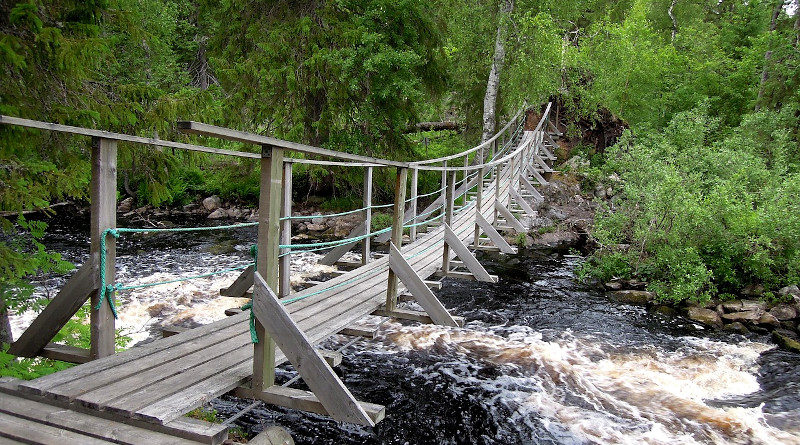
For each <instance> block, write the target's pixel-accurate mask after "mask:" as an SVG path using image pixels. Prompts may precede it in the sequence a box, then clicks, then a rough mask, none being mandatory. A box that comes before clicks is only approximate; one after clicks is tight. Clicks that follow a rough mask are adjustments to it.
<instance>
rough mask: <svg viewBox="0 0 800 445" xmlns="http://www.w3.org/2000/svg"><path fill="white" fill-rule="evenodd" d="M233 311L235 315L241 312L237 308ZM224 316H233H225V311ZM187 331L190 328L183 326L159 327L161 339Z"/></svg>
mask: <svg viewBox="0 0 800 445" xmlns="http://www.w3.org/2000/svg"><path fill="white" fill-rule="evenodd" d="M235 309H236V313H237V314H238V313H240V312H242V310H241V309H239V308H238V307H237V308H235ZM225 315H228V316H230V315H235V314H230V315H229V314H227V310H226V314H225ZM189 329H190V328H184V327H183V326H162V327H161V338H167V337H172V336H173V335H178V334H180V333H181V332H186V331H188V330H189Z"/></svg>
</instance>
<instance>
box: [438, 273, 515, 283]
mask: <svg viewBox="0 0 800 445" xmlns="http://www.w3.org/2000/svg"><path fill="white" fill-rule="evenodd" d="M433 275H434V276H437V277H443V278H444V277H448V278H457V279H459V280H469V281H483V280H479V279H477V278H476V277H475V275H473V274H472V273H471V272H455V271H452V270H451V271H450V272H447V273H444V272H442V271H441V270H437V271H436V272H434V273H433ZM489 277H491V279H492V282H494V283H497V282H498V281H499V279H500V278H499V277H498V276H497V275H489Z"/></svg>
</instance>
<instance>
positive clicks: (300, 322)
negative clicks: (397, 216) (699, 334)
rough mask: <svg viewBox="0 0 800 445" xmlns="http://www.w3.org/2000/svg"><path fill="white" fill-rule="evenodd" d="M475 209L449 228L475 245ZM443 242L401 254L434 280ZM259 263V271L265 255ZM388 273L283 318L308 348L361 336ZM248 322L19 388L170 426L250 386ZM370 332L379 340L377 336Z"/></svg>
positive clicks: (320, 296) (488, 208)
mask: <svg viewBox="0 0 800 445" xmlns="http://www.w3.org/2000/svg"><path fill="white" fill-rule="evenodd" d="M278 173H280V169H279V170H278ZM501 176H502V177H503V178H506V180H504V181H501V182H500V183H499V185H500V187H501V189H502V190H499V191H498V194H497V195H498V196H507V195H508V187H510V181H509V180H508V178H509V176H508V174H505V175H501ZM476 180H477V178H476ZM495 184H496V183H495V182H494V181H490V182H488V183H487V184H486V185H485V187H484V189H483V190H482V203H481V206H480V207H481V211H480V214H481V215H482V217H483V218H484V219H485V220H486V221H487V222H489V223H492V222H493V218H494V207H495V206H494V201H495V196H496V195H495V190H494V189H495ZM279 197H280V195H278V198H276V199H277V201H276V202H279ZM476 207H477V206H475V205H472V206H467V207H464V208H462V209H460V210H459V211H456V212H455V213H454V215H453V218H452V221H451V222H452V224H451V225H450V227H451V228H452V233H453V234H454V235H455V236H456V237H457V238H458V239H459V240H460V241H461V242H462V243H464V242H470V241H472V240H473V237H474V225H475V221H476ZM362 233H363V232H362ZM444 236H445V228H444V226H442V225H440V226H438V227H435V228H431V229H430V230H428V232H427V233H424V234H420V236H419V237H418V238H417V240H416V241H415V242H413V243H409V244H407V245H405V246H402V247H400V248H399V249H398V250H399V251H400V252H401V253H402V255H403V257H404V258H405V261H406V262H407V263H408V265H409V266H410V267H411V268H413V270H414V271H415V272H416V274H417V275H418V276H419V277H420V278H421V279H426V278H427V277H429V276H431V275H434V274H435V272H436V271H437V270H438V269H439V268H440V267H441V264H442V250H441V246H442V241H443V239H444ZM452 250H453V249H451V251H452ZM259 253H260V254H261V253H262V252H259ZM453 256H455V253H451V259H452V257H453ZM462 259H463V258H462ZM258 260H259V266H260V267H259V269H260V268H261V265H262V264H263V262H262V257H261V255H260V256H259V259H258ZM388 270H389V257H386V256H384V257H381V258H377V259H375V260H374V261H371V262H370V263H369V264H367V265H365V266H362V267H359V268H357V269H355V270H353V271H350V272H347V273H345V274H343V275H340V276H338V277H335V278H333V279H331V280H329V281H326V282H324V283H320V284H318V285H316V286H313V287H311V288H308V289H305V290H303V291H300V292H297V293H296V294H293V297H292V300H293V302H291V303H289V304H286V305H285V309H286V312H287V313H288V314H289V316H290V317H291V320H292V322H293V323H294V324H295V325H296V326H297V328H298V329H299V330H300V331H301V332H302V333H303V335H304V336H305V338H306V339H307V341H308V343H309V344H311V345H314V344H317V343H319V342H321V341H322V340H324V339H326V338H328V337H330V336H331V335H333V334H335V333H340V332H341V333H343V334H344V333H356V332H354V331H353V330H352V329H351V330H350V331H348V328H352V327H353V324H354V323H355V322H356V321H357V320H359V319H361V318H362V317H364V316H365V315H368V314H371V313H373V312H374V311H376V310H378V309H380V308H381V307H383V306H384V304H385V302H386V284H387V280H386V276H387V273H388ZM469 275H470V276H472V275H471V274H469ZM248 287H249V286H248ZM384 309H385V308H384ZM248 319H249V313H248V312H246V311H245V312H242V313H240V314H237V315H232V316H230V317H227V318H225V319H223V320H220V321H217V322H215V323H212V324H209V325H205V326H201V327H198V328H194V329H191V330H188V331H185V332H181V333H178V334H176V335H172V336H170V337H168V338H163V339H159V340H157V341H154V342H152V343H149V344H146V345H142V346H138V347H135V348H132V349H130V350H127V351H124V352H121V353H118V354H115V355H112V356H109V357H105V358H102V359H99V360H94V361H92V362H89V363H86V364H83V365H79V366H75V367H73V368H70V369H67V370H64V371H61V372H58V373H55V374H51V375H48V376H44V377H40V378H38V379H36V380H32V381H27V382H23V383H21V384H20V390H22V391H25V393H26V394H27V395H29V396H31V397H34V396H35V397H44V398H47V399H50V400H53V401H58V402H59V403H72V404H73V406H78V407H81V409H87V410H93V412H94V411H95V410H101V411H100V412H102V413H104V415H107V416H113V417H114V418H124V419H129V421H130V422H140V421H147V422H152V423H155V424H158V425H162V426H164V427H166V426H167V425H169V424H171V423H172V422H174V421H177V420H178V419H181V416H182V414H184V413H186V412H188V411H190V410H192V409H194V408H196V407H198V406H200V405H202V404H203V403H205V402H207V401H209V400H211V399H213V398H215V397H218V396H220V395H221V394H224V393H226V392H228V391H232V390H234V389H236V388H237V387H239V386H242V385H244V384H246V383H248V382H249V380H250V377H251V375H252V373H253V346H252V345H251V343H250V341H249V327H248ZM457 321H458V320H457ZM359 334H360V333H359ZM370 334H371V335H374V330H372V331H370ZM285 360H286V358H285V355H284V354H283V352H282V351H281V350H280V349H277V350H276V351H275V363H276V364H278V363H282V362H284V361H285Z"/></svg>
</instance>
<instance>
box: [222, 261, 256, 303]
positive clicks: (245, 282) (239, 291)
mask: <svg viewBox="0 0 800 445" xmlns="http://www.w3.org/2000/svg"><path fill="white" fill-rule="evenodd" d="M254 271H255V268H254V267H253V266H248V267H247V269H245V270H243V271H242V273H241V274H239V276H238V277H237V278H236V280H234V282H233V283H231V285H230V286H228V287H227V288H225V289H220V290H219V294H220V295H222V296H223V297H244V294H245V293H247V291H248V290H250V288H251V287H253V272H254Z"/></svg>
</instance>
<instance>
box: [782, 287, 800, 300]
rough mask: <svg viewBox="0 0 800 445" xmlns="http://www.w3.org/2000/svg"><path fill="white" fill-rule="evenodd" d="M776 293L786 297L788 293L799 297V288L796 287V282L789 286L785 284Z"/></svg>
mask: <svg viewBox="0 0 800 445" xmlns="http://www.w3.org/2000/svg"><path fill="white" fill-rule="evenodd" d="M778 295H780V296H781V297H786V296H789V295H794V296H797V297H800V288H798V287H797V285H796V284H793V285H791V286H786V287H783V288H781V290H779V291H778Z"/></svg>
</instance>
